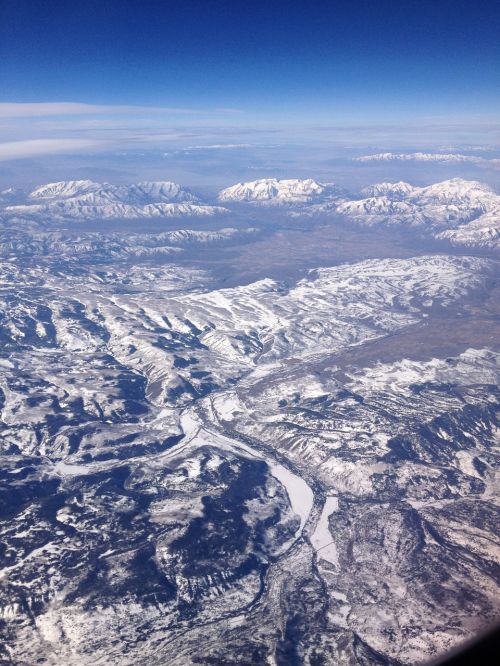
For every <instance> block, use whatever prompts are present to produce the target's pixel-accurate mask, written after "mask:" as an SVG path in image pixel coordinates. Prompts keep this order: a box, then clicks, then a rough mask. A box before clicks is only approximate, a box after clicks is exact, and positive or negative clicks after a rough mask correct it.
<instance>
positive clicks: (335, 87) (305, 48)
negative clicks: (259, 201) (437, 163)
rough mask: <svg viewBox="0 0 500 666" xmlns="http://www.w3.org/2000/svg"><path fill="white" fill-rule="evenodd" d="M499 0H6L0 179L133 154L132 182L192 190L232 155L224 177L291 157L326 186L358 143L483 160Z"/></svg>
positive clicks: (111, 169)
mask: <svg viewBox="0 0 500 666" xmlns="http://www.w3.org/2000/svg"><path fill="white" fill-rule="evenodd" d="M495 4H496V3H493V2H485V1H480V2H478V3H475V7H474V11H473V12H471V11H467V9H468V6H469V3H468V2H466V1H464V0H461V1H459V2H456V1H455V2H451V1H450V0H444V1H442V2H439V3H431V2H423V3H422V2H406V3H397V2H394V1H390V0H384V1H383V2H362V1H361V2H355V3H349V4H346V3H339V2H324V1H321V2H317V3H314V4H313V5H312V6H310V5H308V4H307V3H304V2H296V1H292V2H281V1H279V2H274V3H272V4H271V5H269V4H268V3H265V2H262V1H260V0H258V1H257V2H253V3H251V4H248V5H243V4H241V3H234V2H229V1H226V0H216V1H215V2H207V3H200V2H196V1H194V0H187V1H186V2H183V3H172V2H159V1H157V0H150V1H149V2H142V3H139V2H136V1H130V2H125V3H124V2H116V1H108V2H105V3H102V2H98V1H96V0H89V1H88V2H86V3H84V4H81V5H78V4H75V3H68V2H64V1H63V0H48V1H47V2H44V3H37V2H30V1H29V0H18V1H16V2H12V1H10V0H4V2H2V4H1V6H0V58H1V65H0V88H1V90H2V93H1V97H0V179H1V183H2V184H3V183H7V181H8V180H9V178H10V179H11V180H12V179H13V180H14V181H15V182H16V183H17V182H21V181H22V179H23V177H24V178H25V179H27V180H28V182H29V183H34V182H38V181H40V179H41V178H44V177H45V176H47V177H48V178H49V179H50V178H53V177H59V172H60V171H61V172H62V171H63V170H66V171H69V172H70V174H72V175H71V177H77V176H78V175H81V174H82V173H83V172H84V170H85V169H88V170H90V171H92V168H91V166H90V164H88V162H93V163H94V171H93V173H94V175H95V176H96V177H98V176H99V166H98V165H96V164H95V163H96V162H99V164H100V167H101V169H102V171H103V173H104V175H105V176H106V177H107V178H109V177H111V178H113V175H114V176H115V178H116V179H118V180H119V179H121V178H122V179H123V178H127V177H128V176H129V174H131V173H134V174H135V173H136V172H137V173H138V175H140V169H138V168H137V164H136V162H137V158H138V157H140V158H141V160H140V161H141V165H142V166H141V168H142V169H143V171H144V175H145V176H147V175H148V173H150V172H151V173H157V172H158V173H159V172H160V171H161V170H164V171H165V172H169V171H172V172H173V174H174V175H178V177H186V176H187V178H188V180H189V182H190V183H191V182H193V183H194V184H200V185H203V184H206V178H207V177H206V175H205V176H201V175H200V174H199V173H198V172H199V170H200V169H199V165H200V164H203V165H205V166H206V165H207V162H208V164H212V165H214V167H215V174H217V172H218V171H222V173H220V175H219V176H217V175H215V176H213V175H212V180H213V182H216V183H217V185H221V184H223V183H226V184H227V183H228V182H230V181H229V180H228V178H229V171H228V168H227V163H228V162H227V158H228V156H229V152H230V153H231V156H230V157H229V162H230V163H231V164H233V165H234V170H235V176H236V177H239V175H242V176H244V177H247V176H250V175H252V172H254V173H255V174H256V177H258V176H266V175H267V174H268V173H269V172H272V173H273V174H274V175H283V174H284V172H283V169H282V163H284V164H287V163H289V164H290V167H291V171H292V173H291V175H300V174H301V173H302V172H301V171H300V165H301V164H303V163H304V162H305V163H306V164H307V165H308V166H309V167H310V168H311V169H312V171H313V172H312V173H311V175H313V176H314V175H317V176H322V174H323V172H325V173H326V172H327V171H328V168H327V167H328V165H327V164H325V161H327V160H328V159H339V158H342V157H345V156H348V157H350V156H352V155H358V154H363V153H365V152H366V151H367V150H368V152H370V151H372V152H377V150H379V149H393V148H396V149H397V148H399V149H405V150H410V149H411V150H423V149H427V150H440V149H442V148H445V149H449V150H450V151H451V152H457V151H458V152H463V150H464V149H465V150H467V149H469V151H470V150H473V151H474V148H485V147H486V148H489V149H490V150H493V152H494V151H495V150H498V148H499V143H500V142H499V129H500V122H499V119H498V108H499V106H500V104H499V103H500V87H499V71H500V46H499V40H498V39H497V37H498V33H499V28H500V25H499V17H498V11H497V10H496V7H495ZM221 151H223V153H224V156H223V157H224V159H223V160H222V159H220V157H221ZM476 152H477V151H476ZM123 153H126V155H123ZM312 155H316V156H317V159H316V161H318V160H319V161H320V162H321V165H320V167H318V164H316V163H314V164H313V162H314V160H312V161H311V156H312ZM495 155H496V153H495ZM146 156H147V157H146ZM75 157H76V158H79V159H80V161H79V162H78V164H77V163H75ZM273 158H274V159H273ZM276 158H277V159H276ZM124 163H125V164H124ZM222 166H224V168H222ZM249 166H251V167H252V169H250V171H248V169H247V167H249ZM259 166H261V169H260V171H259ZM82 170H83V171H82ZM90 171H89V173H90ZM205 171H206V170H205ZM333 175H335V173H334V174H333Z"/></svg>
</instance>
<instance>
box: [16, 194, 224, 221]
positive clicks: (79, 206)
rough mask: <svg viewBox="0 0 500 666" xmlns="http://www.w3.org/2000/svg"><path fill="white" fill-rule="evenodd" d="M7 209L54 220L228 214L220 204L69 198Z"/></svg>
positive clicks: (21, 214) (18, 215) (19, 213)
mask: <svg viewBox="0 0 500 666" xmlns="http://www.w3.org/2000/svg"><path fill="white" fill-rule="evenodd" d="M5 212H6V213H8V214H11V215H16V216H17V217H30V218H31V217H34V218H39V219H42V220H43V219H44V218H45V219H46V218H50V219H51V220H65V219H74V220H121V219H128V220H135V219H140V218H159V217H189V216H199V215H202V216H207V215H208V216H211V215H216V214H222V213H226V212H227V210H226V209H225V208H222V207H221V206H205V205H198V204H189V203H149V204H146V205H144V206H140V205H137V206H133V205H131V204H124V203H99V204H98V203H95V204H90V203H87V202H83V201H82V200H73V199H68V200H66V201H55V202H53V203H50V204H43V205H31V206H30V205H19V206H7V207H6V208H5Z"/></svg>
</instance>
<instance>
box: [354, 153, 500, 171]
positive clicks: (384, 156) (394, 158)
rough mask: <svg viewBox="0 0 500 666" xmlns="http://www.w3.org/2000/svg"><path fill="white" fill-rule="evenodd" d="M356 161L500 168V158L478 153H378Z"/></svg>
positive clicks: (364, 156) (357, 158) (355, 158)
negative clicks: (486, 156) (435, 163)
mask: <svg viewBox="0 0 500 666" xmlns="http://www.w3.org/2000/svg"><path fill="white" fill-rule="evenodd" d="M353 161H354V162H437V163H442V164H463V163H467V162H468V163H470V164H476V165H479V166H489V167H492V168H500V159H497V158H493V159H485V158H484V157H477V156H476V155H461V154H459V153H421V152H417V153H376V154H374V155H362V156H361V157H354V158H353Z"/></svg>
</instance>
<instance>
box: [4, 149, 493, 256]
mask: <svg viewBox="0 0 500 666" xmlns="http://www.w3.org/2000/svg"><path fill="white" fill-rule="evenodd" d="M419 154H420V153H419ZM421 155H424V153H421ZM0 202H2V206H1V207H0V215H1V217H2V218H3V219H4V220H7V221H9V220H12V219H16V218H21V219H25V220H29V221H31V222H33V223H35V224H46V223H49V222H51V221H55V222H57V221H71V220H74V221H85V220H89V221H91V220H133V219H167V218H176V217H200V216H217V215H223V214H226V213H228V212H229V211H228V209H227V208H226V207H223V206H221V205H218V204H220V203H225V204H230V205H231V208H232V211H233V212H234V213H237V211H238V206H239V205H240V204H248V205H257V206H259V207H260V208H261V210H262V211H263V210H264V209H266V208H268V209H269V208H272V207H275V206H279V207H281V208H282V209H283V210H284V211H285V213H286V214H287V215H290V216H291V217H293V218H294V219H300V218H301V217H308V218H315V217H327V218H329V219H331V220H332V223H334V219H335V217H336V216H337V217H338V216H341V217H342V218H344V219H345V220H349V221H351V222H353V223H355V224H360V225H366V226H376V225H386V226H393V225H396V226H398V227H401V228H404V227H407V228H415V229H417V230H418V231H419V233H424V234H428V235H431V236H434V237H436V238H440V239H446V240H448V241H450V242H452V243H454V244H458V245H467V246H480V247H488V248H498V247H499V246H500V196H499V195H498V194H497V193H496V192H495V191H494V190H493V189H492V188H491V187H490V186H488V185H485V184H483V183H480V182H478V181H469V180H464V179H462V178H453V179H451V180H445V181H442V182H439V183H434V184H432V185H428V186H425V187H418V186H414V185H411V184H410V183H406V182H403V181H399V182H381V183H376V184H374V185H370V186H368V187H365V188H364V189H362V190H361V192H360V193H359V194H358V195H355V194H349V193H348V192H347V191H346V190H344V189H343V188H341V187H339V186H338V185H335V184H333V183H319V182H317V181H315V180H313V179H311V178H308V179H305V180H299V179H284V180H279V179H276V178H264V179H260V180H255V181H250V182H244V183H237V184H235V185H232V186H230V187H227V188H225V189H223V190H221V191H220V192H219V193H218V195H217V202H218V204H217V205H214V204H213V203H212V202H210V201H208V202H204V201H202V200H201V199H200V197H198V196H196V195H195V194H193V193H192V192H191V191H190V190H189V189H185V188H183V187H181V186H180V185H178V184H176V183H172V182H170V181H158V182H141V183H137V184H132V185H111V184H109V183H97V182H94V181H91V180H76V181H62V182H57V183H49V184H47V185H43V186H41V187H38V188H37V189H35V190H33V191H32V192H30V193H28V194H24V195H23V194H22V193H20V192H19V191H18V190H14V189H13V188H9V189H6V190H4V191H3V192H2V193H0ZM241 210H243V209H241Z"/></svg>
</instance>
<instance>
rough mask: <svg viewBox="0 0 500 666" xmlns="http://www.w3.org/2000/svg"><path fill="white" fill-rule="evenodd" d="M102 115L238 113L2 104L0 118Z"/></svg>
mask: <svg viewBox="0 0 500 666" xmlns="http://www.w3.org/2000/svg"><path fill="white" fill-rule="evenodd" d="M100 113H109V114H113V113H159V114H162V113H169V114H181V115H184V114H188V115H207V114H212V113H221V114H227V113H236V110H235V109H215V111H207V110H201V109H178V108H171V107H159V106H158V107H157V106H125V105H104V104H83V103H79V102H33V103H31V102H30V103H21V102H0V118H28V117H40V116H75V115H93V114H100Z"/></svg>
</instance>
